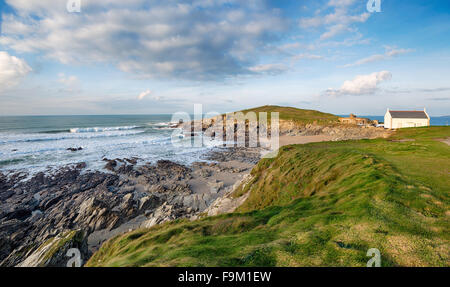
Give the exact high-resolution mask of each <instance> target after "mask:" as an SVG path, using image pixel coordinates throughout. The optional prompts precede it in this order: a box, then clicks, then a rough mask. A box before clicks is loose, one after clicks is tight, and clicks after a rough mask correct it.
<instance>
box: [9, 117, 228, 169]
mask: <svg viewBox="0 0 450 287" xmlns="http://www.w3.org/2000/svg"><path fill="white" fill-rule="evenodd" d="M172 125H173V123H171V122H161V121H159V122H157V123H151V124H148V123H143V124H142V125H124V126H116V127H113V126H111V127H98V126H96V125H95V123H93V125H92V127H78V128H69V129H62V130H59V129H52V130H53V131H55V132H46V133H42V132H41V131H35V130H34V131H32V132H15V131H8V132H0V171H2V172H8V171H11V170H21V171H26V172H27V173H30V174H35V173H36V172H39V171H44V172H46V173H51V172H54V170H55V169H57V168H59V167H61V166H66V165H70V164H75V163H79V162H86V164H87V167H88V169H91V170H103V168H104V165H105V162H104V161H103V158H108V159H115V158H131V157H136V158H139V159H140V162H139V163H140V164H142V163H144V162H156V161H157V160H160V159H165V160H172V161H175V162H178V163H181V164H190V163H192V162H194V161H198V160H201V158H202V156H203V155H204V154H205V153H206V152H207V151H209V150H211V148H213V147H214V146H217V145H219V144H220V142H219V141H210V140H205V142H204V144H203V145H202V146H201V147H193V146H191V145H190V144H189V143H190V142H191V138H190V137H186V138H184V137H183V136H182V134H181V130H180V129H174V128H171V126H172ZM160 127H164V129H160ZM56 131H57V132H56ZM80 147H81V148H82V149H81V150H78V151H75V152H73V151H70V150H68V149H69V148H80Z"/></svg>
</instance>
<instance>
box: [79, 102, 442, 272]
mask: <svg viewBox="0 0 450 287" xmlns="http://www.w3.org/2000/svg"><path fill="white" fill-rule="evenodd" d="M263 108H264V107H262V108H260V109H263ZM270 111H273V109H272V108H271V110H270ZM280 117H282V114H280ZM283 117H286V115H285V116H283ZM448 137H450V128H449V127H428V128H417V129H405V130H399V131H397V132H396V134H395V135H394V136H393V137H391V138H388V139H375V140H359V141H342V142H323V143H313V144H307V145H290V146H285V147H283V148H282V149H281V150H280V152H279V154H278V156H277V157H276V158H273V159H263V160H261V161H260V162H259V163H258V165H257V166H256V167H255V168H254V169H253V171H252V180H251V182H250V183H249V184H247V185H245V186H241V187H240V188H239V189H238V190H237V191H235V196H239V195H240V194H244V193H246V192H250V195H249V198H248V199H247V201H246V202H245V203H244V204H243V205H242V206H241V207H240V208H239V209H238V210H237V211H236V212H234V213H232V214H225V215H219V216H214V217H206V218H203V219H200V220H196V221H192V222H189V221H187V220H177V221H175V222H170V223H166V224H162V225H159V226H155V227H153V228H150V229H140V230H136V231H133V232H131V233H127V234H124V235H121V236H118V237H115V238H113V239H111V240H109V241H108V242H106V243H105V244H104V245H103V246H102V247H101V249H100V250H99V251H98V252H97V253H96V254H94V255H93V257H92V258H91V259H90V260H89V262H88V263H87V266H365V264H366V262H367V261H368V259H369V258H368V257H367V256H366V252H367V250H368V249H369V248H378V249H379V250H380V251H381V259H382V262H381V263H382V265H383V266H450V211H449V204H450V194H449V190H450V176H449V175H450V146H448V145H447V144H445V143H443V142H441V141H438V140H436V139H438V138H448Z"/></svg>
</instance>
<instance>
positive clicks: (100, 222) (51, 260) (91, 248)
mask: <svg viewBox="0 0 450 287" xmlns="http://www.w3.org/2000/svg"><path fill="white" fill-rule="evenodd" d="M259 154H260V153H259V150H258V149H248V148H232V149H215V150H213V151H212V152H211V153H209V154H208V155H207V157H206V158H205V160H207V161H206V162H196V163H193V164H192V165H191V166H184V165H181V164H177V163H175V162H171V161H165V160H160V161H158V162H157V163H155V164H151V163H146V164H143V165H137V160H138V159H137V158H131V159H104V161H105V169H107V170H108V171H109V172H101V171H87V170H86V164H84V163H79V164H77V165H73V166H68V167H64V168H61V169H59V170H58V171H56V172H55V173H51V174H44V173H42V172H41V173H38V174H36V175H34V176H33V177H32V178H31V179H27V175H26V174H24V173H20V172H17V173H12V174H9V175H8V176H7V175H5V174H3V173H1V172H0V250H1V251H0V266H17V265H21V266H65V264H66V263H65V262H67V260H68V259H69V258H65V253H66V251H67V250H68V249H69V248H73V247H75V248H78V249H79V250H80V252H81V257H82V259H83V261H84V262H85V261H87V259H88V258H89V257H90V256H91V255H92V253H93V252H95V251H96V250H97V249H98V248H99V247H100V245H101V244H102V243H103V242H104V241H105V240H107V239H109V238H111V237H112V236H115V235H118V234H120V233H123V232H128V231H130V230H132V229H136V228H142V227H150V226H153V225H155V224H159V223H163V222H166V221H169V220H174V219H178V218H190V219H195V218H197V217H198V216H199V215H200V214H201V213H203V212H204V211H205V210H206V209H207V208H208V207H209V206H210V205H211V204H212V203H213V202H214V201H215V200H217V199H218V198H221V197H223V196H224V195H226V194H228V193H229V192H230V191H231V190H232V189H233V186H234V185H235V184H236V183H239V182H240V180H242V179H243V178H244V176H245V175H246V174H248V173H249V172H250V170H251V169H252V167H253V166H254V164H255V163H256V162H257V161H258V160H259ZM69 235H70V236H69ZM69 237H70V238H69ZM55 238H56V239H58V240H55ZM44 251H45V252H44Z"/></svg>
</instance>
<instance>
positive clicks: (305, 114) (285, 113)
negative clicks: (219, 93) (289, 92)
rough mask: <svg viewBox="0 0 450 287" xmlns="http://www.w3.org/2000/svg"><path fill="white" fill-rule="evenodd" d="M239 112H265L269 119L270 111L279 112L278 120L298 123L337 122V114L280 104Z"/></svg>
mask: <svg viewBox="0 0 450 287" xmlns="http://www.w3.org/2000/svg"><path fill="white" fill-rule="evenodd" d="M241 112H243V113H244V114H245V113H248V112H255V113H256V114H258V113H260V112H267V113H268V119H269V121H270V113H271V112H278V113H280V120H287V121H294V122H296V123H299V124H308V123H313V122H316V123H318V124H326V123H330V122H337V120H338V118H339V117H338V116H335V115H333V114H328V113H322V112H319V111H315V110H303V109H297V108H292V107H280V106H262V107H257V108H252V109H247V110H242V111H241Z"/></svg>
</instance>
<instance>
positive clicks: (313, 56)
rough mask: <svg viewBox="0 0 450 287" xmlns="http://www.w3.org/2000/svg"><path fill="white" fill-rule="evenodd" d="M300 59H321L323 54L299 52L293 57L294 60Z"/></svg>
mask: <svg viewBox="0 0 450 287" xmlns="http://www.w3.org/2000/svg"><path fill="white" fill-rule="evenodd" d="M302 59H309V60H322V59H323V56H320V55H314V54H299V55H295V56H294V57H293V60H294V61H298V60H302Z"/></svg>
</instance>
